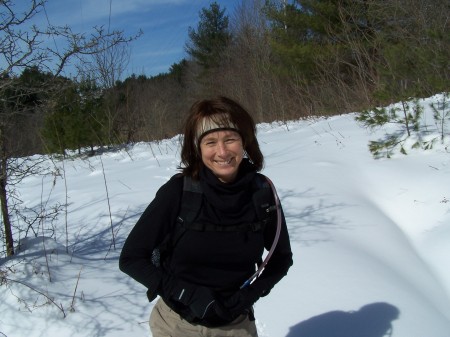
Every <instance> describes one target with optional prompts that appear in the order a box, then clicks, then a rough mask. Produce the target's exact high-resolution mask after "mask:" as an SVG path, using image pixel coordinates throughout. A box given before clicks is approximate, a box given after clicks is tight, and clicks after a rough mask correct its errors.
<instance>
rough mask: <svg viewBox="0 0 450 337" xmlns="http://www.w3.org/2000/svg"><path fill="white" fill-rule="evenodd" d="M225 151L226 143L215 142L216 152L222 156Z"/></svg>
mask: <svg viewBox="0 0 450 337" xmlns="http://www.w3.org/2000/svg"><path fill="white" fill-rule="evenodd" d="M226 153H227V145H226V144H225V142H218V143H217V154H218V155H220V156H222V155H225V154H226Z"/></svg>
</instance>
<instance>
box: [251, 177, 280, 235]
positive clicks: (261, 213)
mask: <svg viewBox="0 0 450 337" xmlns="http://www.w3.org/2000/svg"><path fill="white" fill-rule="evenodd" d="M254 182H255V184H256V191H255V193H254V194H253V204H254V206H255V210H256V214H257V216H258V219H259V220H260V221H261V222H262V225H263V227H264V226H266V225H267V223H268V222H270V220H271V218H272V217H271V216H272V214H273V212H274V211H276V206H275V204H274V200H273V197H272V189H271V186H270V184H269V182H268V181H267V179H266V177H265V176H264V175H262V174H261V173H257V174H256V178H255V179H254Z"/></svg>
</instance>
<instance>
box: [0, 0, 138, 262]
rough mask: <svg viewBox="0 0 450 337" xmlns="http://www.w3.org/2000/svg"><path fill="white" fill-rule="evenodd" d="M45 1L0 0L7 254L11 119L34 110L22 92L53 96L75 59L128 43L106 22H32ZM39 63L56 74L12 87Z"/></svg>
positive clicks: (10, 246)
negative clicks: (80, 29) (20, 5)
mask: <svg viewBox="0 0 450 337" xmlns="http://www.w3.org/2000/svg"><path fill="white" fill-rule="evenodd" d="M45 2H46V1H45V0H31V1H30V3H29V6H28V7H27V8H26V9H25V10H22V9H21V10H20V11H19V9H17V7H16V6H15V5H14V3H13V1H11V0H2V1H0V202H1V211H2V219H3V223H4V226H5V231H4V232H5V239H4V241H5V246H6V254H7V255H13V254H14V239H13V233H12V227H11V221H10V214H9V213H10V211H9V208H8V182H9V177H10V176H11V175H13V174H14V170H15V167H11V166H10V165H9V164H10V163H11V159H12V158H14V157H15V156H17V153H15V152H14V150H13V149H12V148H10V147H9V146H8V144H10V143H11V142H10V141H9V140H10V139H11V137H12V136H14V134H11V128H10V126H11V124H12V123H13V121H14V120H15V119H16V118H17V116H28V115H32V114H33V110H31V111H30V107H29V106H23V105H21V104H17V102H18V100H20V98H21V96H22V95H32V94H37V93H47V94H49V95H48V96H45V95H43V96H41V99H42V100H43V101H41V102H40V104H45V103H46V102H45V101H48V100H50V99H51V93H52V92H54V91H55V89H57V88H58V86H60V85H61V83H63V82H61V81H58V78H60V75H61V74H62V71H63V70H64V69H65V68H66V66H67V65H68V64H69V63H70V62H74V63H77V62H78V61H79V60H81V59H82V58H83V57H86V56H88V55H96V54H99V53H102V52H105V51H107V50H110V49H111V48H114V47H115V46H120V45H122V44H124V43H128V42H130V41H132V40H133V38H126V37H124V36H123V33H122V32H121V31H113V32H105V30H104V29H103V28H102V27H94V32H93V33H91V34H89V35H86V34H83V33H76V32H73V31H72V29H71V28H70V27H68V26H64V27H60V26H53V25H51V24H49V25H47V27H45V29H40V28H38V27H37V26H31V27H30V28H29V27H28V26H29V24H30V22H31V20H32V18H33V17H34V16H36V15H37V14H38V13H39V12H40V11H42V10H44V9H45V8H44V6H45ZM51 39H55V40H56V39H58V40H59V41H63V44H62V46H63V47H60V48H58V47H57V46H56V45H55V46H54V47H50V46H49V44H48V43H47V44H46V43H45V42H48V41H49V40H51ZM30 67H35V68H36V69H38V70H40V71H42V72H48V73H50V74H52V76H50V77H49V78H48V79H47V80H46V81H45V83H44V84H43V85H41V86H39V87H37V88H27V89H26V90H25V91H24V90H13V89H14V88H16V86H17V85H18V77H17V76H18V74H20V73H21V72H23V71H24V70H25V69H29V68H30Z"/></svg>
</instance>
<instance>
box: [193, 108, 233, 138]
mask: <svg viewBox="0 0 450 337" xmlns="http://www.w3.org/2000/svg"><path fill="white" fill-rule="evenodd" d="M214 117H216V118H214V119H212V118H211V117H205V118H203V119H202V121H201V123H199V125H198V128H197V132H196V134H195V143H196V144H197V145H199V144H200V140H201V139H202V138H203V137H204V136H205V135H206V134H208V133H210V132H214V131H220V130H234V131H237V132H239V129H238V127H237V126H236V124H234V123H233V122H232V121H231V120H230V118H229V116H228V114H220V115H215V116H214Z"/></svg>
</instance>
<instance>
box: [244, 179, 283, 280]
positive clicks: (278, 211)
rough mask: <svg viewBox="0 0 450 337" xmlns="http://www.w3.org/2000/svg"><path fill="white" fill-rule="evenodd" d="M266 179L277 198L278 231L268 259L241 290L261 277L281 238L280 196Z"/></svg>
mask: <svg viewBox="0 0 450 337" xmlns="http://www.w3.org/2000/svg"><path fill="white" fill-rule="evenodd" d="M265 178H266V179H267V182H268V183H269V185H270V189H271V190H272V193H273V197H274V198H275V207H276V208H277V231H276V233H275V238H274V239H273V243H272V247H270V250H269V253H268V254H267V256H266V258H265V259H264V261H263V262H262V263H261V265H260V266H259V268H258V270H257V271H256V272H255V273H254V274H253V275H252V276H250V277H249V279H248V280H247V281H245V282H244V283H243V284H242V285H241V287H240V288H239V289H243V288H245V287H247V286H248V285H250V284H251V283H252V282H253V281H254V280H255V279H256V278H257V277H258V276H259V274H260V273H261V272H262V271H263V269H264V267H265V266H266V265H267V262H269V259H270V257H271V256H272V254H273V251H274V250H275V247H276V246H277V243H278V239H279V238H280V232H281V206H280V199H278V194H277V191H276V189H275V186H274V185H273V183H272V181H271V180H270V179H269V178H267V177H265Z"/></svg>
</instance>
